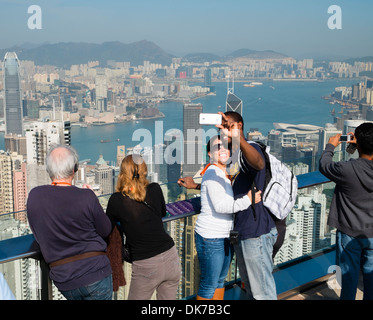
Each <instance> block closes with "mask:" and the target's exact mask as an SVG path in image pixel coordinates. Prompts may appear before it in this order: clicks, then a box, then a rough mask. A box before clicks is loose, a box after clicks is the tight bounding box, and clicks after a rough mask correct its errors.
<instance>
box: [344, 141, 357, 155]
mask: <svg viewBox="0 0 373 320" xmlns="http://www.w3.org/2000/svg"><path fill="white" fill-rule="evenodd" d="M355 151H356V143H349V144H348V146H347V147H346V152H348V153H349V154H354V152H355Z"/></svg>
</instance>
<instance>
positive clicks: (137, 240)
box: [106, 155, 180, 300]
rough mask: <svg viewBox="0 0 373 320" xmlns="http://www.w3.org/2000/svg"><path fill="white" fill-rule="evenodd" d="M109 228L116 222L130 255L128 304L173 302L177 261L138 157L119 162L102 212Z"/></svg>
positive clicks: (161, 205) (159, 199) (156, 193)
mask: <svg viewBox="0 0 373 320" xmlns="http://www.w3.org/2000/svg"><path fill="white" fill-rule="evenodd" d="M106 213H107V215H108V217H109V218H110V220H111V222H112V225H113V227H114V226H115V225H116V224H117V223H118V222H119V223H120V225H121V227H122V229H123V231H124V234H125V236H126V243H128V244H129V246H130V250H131V254H132V261H133V262H132V276H131V285H130V290H129V295H128V299H129V300H147V299H150V298H151V296H152V294H153V293H154V291H155V290H156V291H157V299H158V300H172V299H175V298H176V292H177V287H178V284H179V280H180V261H179V257H178V253H177V250H176V247H175V244H174V241H173V240H172V238H171V237H170V236H169V235H168V234H167V233H166V232H165V230H164V227H163V223H162V217H164V216H165V215H166V205H165V200H164V197H163V193H162V190H161V188H160V186H159V185H158V184H157V183H149V181H148V180H147V166H146V163H145V162H144V161H143V159H142V158H141V157H140V156H139V155H129V156H127V157H125V158H124V159H123V161H122V164H121V168H120V174H119V176H118V182H117V186H116V192H115V193H113V194H112V195H111V197H110V199H109V203H108V207H107V210H106Z"/></svg>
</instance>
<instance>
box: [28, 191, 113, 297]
mask: <svg viewBox="0 0 373 320" xmlns="http://www.w3.org/2000/svg"><path fill="white" fill-rule="evenodd" d="M27 216H28V220H29V224H30V227H31V230H32V232H33V234H34V236H35V239H36V241H37V242H38V243H39V245H40V249H41V252H42V255H43V257H44V259H45V261H46V262H47V263H48V264H49V263H51V262H54V261H57V260H60V259H63V258H67V257H71V256H74V255H77V254H80V253H84V252H89V251H105V250H106V242H105V240H104V238H106V237H108V236H109V234H110V232H111V222H110V220H109V218H108V217H107V216H106V214H105V212H104V210H103V209H102V207H101V205H100V203H99V201H98V199H97V197H96V195H95V194H94V193H93V192H92V190H89V189H80V188H77V187H75V186H68V187H66V186H52V185H45V186H39V187H36V188H34V189H32V190H31V192H30V194H29V197H28V201H27ZM110 274H111V266H110V262H109V259H108V258H107V256H106V255H100V256H95V257H91V258H86V259H83V260H79V261H75V262H70V263H67V264H64V265H60V266H56V267H53V268H52V269H51V271H50V278H51V279H52V280H53V282H54V283H55V285H56V287H57V288H58V289H59V290H62V291H64V290H72V289H76V288H80V287H82V286H86V285H88V284H91V283H93V282H96V281H99V280H101V279H103V278H104V277H106V276H108V275H110Z"/></svg>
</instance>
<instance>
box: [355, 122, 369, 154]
mask: <svg viewBox="0 0 373 320" xmlns="http://www.w3.org/2000/svg"><path fill="white" fill-rule="evenodd" d="M355 137H356V142H357V144H358V146H359V147H360V150H361V152H362V153H364V154H367V155H372V154H373V123H370V122H364V123H362V124H361V125H360V126H358V127H357V128H356V130H355Z"/></svg>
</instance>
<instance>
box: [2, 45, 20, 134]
mask: <svg viewBox="0 0 373 320" xmlns="http://www.w3.org/2000/svg"><path fill="white" fill-rule="evenodd" d="M3 70H4V71H3V74H4V92H5V94H4V102H5V103H4V106H5V109H4V111H5V112H4V119H5V133H6V134H10V133H15V134H19V135H23V121H22V119H23V114H22V99H21V81H20V75H19V61H18V57H17V55H16V53H15V52H7V53H6V54H5V58H4V67H3Z"/></svg>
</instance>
